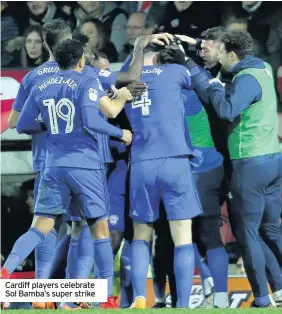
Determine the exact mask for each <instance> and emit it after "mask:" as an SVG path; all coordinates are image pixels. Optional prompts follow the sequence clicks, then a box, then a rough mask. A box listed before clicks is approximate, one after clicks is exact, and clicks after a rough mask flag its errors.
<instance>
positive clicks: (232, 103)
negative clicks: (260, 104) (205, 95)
mask: <svg viewBox="0 0 282 314" xmlns="http://www.w3.org/2000/svg"><path fill="white" fill-rule="evenodd" d="M209 94H210V99H211V102H212V105H213V107H214V109H215V111H216V113H217V115H218V116H219V117H220V118H222V119H226V120H229V121H233V120H234V119H235V118H236V117H238V116H239V115H240V113H241V112H242V111H244V110H245V109H247V108H248V107H249V106H250V105H251V104H252V103H254V102H257V101H259V100H260V99H261V96H262V90H261V87H260V85H259V83H258V81H257V80H256V79H255V78H254V77H253V76H252V75H250V74H242V75H240V76H237V77H236V78H235V79H234V81H233V82H232V85H231V86H230V89H229V90H228V91H226V89H225V88H224V87H223V86H222V85H220V84H217V83H214V84H212V85H211V86H210V87H209Z"/></svg>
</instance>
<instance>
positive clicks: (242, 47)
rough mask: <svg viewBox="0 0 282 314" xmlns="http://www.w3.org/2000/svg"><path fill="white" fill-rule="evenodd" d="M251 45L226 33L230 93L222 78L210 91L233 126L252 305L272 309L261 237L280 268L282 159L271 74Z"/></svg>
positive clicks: (238, 212)
mask: <svg viewBox="0 0 282 314" xmlns="http://www.w3.org/2000/svg"><path fill="white" fill-rule="evenodd" d="M252 46H253V41H252V38H251V36H250V34H249V33H247V32H245V31H232V32H227V33H226V35H225V37H224V39H223V44H222V46H221V50H220V55H219V61H220V63H221V64H222V67H223V68H224V69H225V70H226V71H230V72H232V73H233V74H234V75H235V76H234V78H233V82H232V84H231V86H230V88H229V89H228V90H226V89H225V88H224V86H223V84H221V83H220V81H219V80H217V79H213V80H210V81H209V83H210V86H209V87H208V92H209V97H210V99H211V103H212V105H213V108H214V109H215V111H216V113H217V115H218V116H219V117H220V118H222V119H227V120H229V122H230V126H229V137H228V149H229V152H230V157H231V160H232V166H233V171H232V179H231V186H230V190H231V195H232V199H231V212H230V215H231V217H230V218H231V224H232V229H233V232H234V234H235V236H236V239H237V242H238V243H239V245H240V248H241V253H242V257H243V260H244V265H245V269H246V273H247V276H248V279H249V281H250V284H251V286H252V290H253V293H254V297H255V300H254V303H253V306H255V307H272V305H271V302H270V298H269V292H268V287H267V279H266V274H265V258H264V254H263V250H262V247H261V244H260V236H261V237H262V238H263V239H264V241H265V242H266V243H267V245H268V246H269V248H270V249H271V250H272V252H273V253H274V255H275V256H276V259H277V261H278V262H279V264H280V267H282V237H281V223H280V213H281V201H280V192H281V179H282V157H281V151H280V147H279V141H278V136H277V134H278V120H277V99H276V92H275V84H274V80H273V75H272V70H271V67H270V66H269V65H268V64H267V63H264V62H263V61H262V60H261V59H258V58H255V57H253V56H251V51H252ZM280 292H281V294H282V291H280Z"/></svg>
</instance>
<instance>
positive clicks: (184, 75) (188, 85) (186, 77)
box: [175, 65, 192, 89]
mask: <svg viewBox="0 0 282 314" xmlns="http://www.w3.org/2000/svg"><path fill="white" fill-rule="evenodd" d="M175 70H176V71H177V73H179V76H180V85H181V87H182V88H185V89H192V80H191V73H190V71H189V70H188V69H186V68H185V67H184V66H182V65H181V66H179V65H177V67H176V69H175Z"/></svg>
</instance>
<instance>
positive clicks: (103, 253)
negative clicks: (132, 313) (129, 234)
mask: <svg viewBox="0 0 282 314" xmlns="http://www.w3.org/2000/svg"><path fill="white" fill-rule="evenodd" d="M93 242H94V258H95V265H96V266H97V268H98V270H99V278H100V279H108V295H109V296H110V295H113V279H114V278H113V277H114V262H113V250H112V245H111V240H110V238H105V239H97V240H94V241H93Z"/></svg>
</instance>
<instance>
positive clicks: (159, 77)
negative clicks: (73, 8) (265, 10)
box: [1, 19, 282, 310]
mask: <svg viewBox="0 0 282 314" xmlns="http://www.w3.org/2000/svg"><path fill="white" fill-rule="evenodd" d="M213 31H214V32H219V31H222V33H224V36H225V37H224V38H225V39H223V37H220V38H214V41H216V42H220V45H219V46H216V49H217V53H215V54H214V58H215V60H216V62H215V65H216V66H218V62H219V61H220V63H221V64H222V66H223V68H224V67H225V69H226V70H230V69H231V68H233V67H234V64H236V63H241V59H242V60H246V58H247V61H249V59H248V55H250V51H251V50H250V49H251V48H250V47H249V46H250V41H251V38H250V37H249V34H248V33H246V32H237V33H236V32H235V33H234V34H233V33H231V34H228V33H225V31H223V30H222V29H221V28H215V29H214V30H211V32H213ZM228 36H229V37H228ZM232 36H233V37H232ZM242 36H245V37H246V38H245V39H243V41H242V38H241V39H238V38H239V37H242ZM43 37H44V43H45V46H46V47H47V49H48V51H49V53H50V59H49V61H47V62H45V63H44V64H42V65H41V66H39V67H38V68H36V69H34V70H32V71H30V72H29V73H28V74H27V75H26V76H25V78H24V79H23V81H22V83H21V86H20V89H19V92H18V95H17V98H16V100H15V102H14V104H13V109H12V111H11V114H10V117H9V126H10V127H11V128H15V127H16V129H17V131H18V133H26V134H31V135H32V150H33V165H34V171H36V172H38V176H37V179H36V184H35V193H34V194H35V196H34V198H35V205H34V219H33V222H32V225H31V227H30V229H29V230H28V231H27V232H26V233H25V234H24V235H22V236H21V237H20V238H19V239H18V240H17V241H16V243H15V245H14V247H13V249H12V252H11V253H10V255H9V257H8V258H7V260H6V262H5V265H4V267H3V268H2V270H1V278H4V279H5V278H9V277H10V275H11V274H12V273H13V271H14V270H15V269H16V267H17V266H18V265H19V264H20V263H21V262H22V261H23V260H24V259H25V258H26V256H28V255H29V254H30V253H31V252H32V251H33V250H34V249H35V259H36V278H37V279H47V278H53V275H54V273H55V272H56V267H58V265H60V263H61V260H62V255H63V254H64V253H63V252H67V253H66V254H67V257H66V258H67V267H66V278H68V279H86V278H89V276H90V272H91V270H92V268H93V264H94V265H95V277H96V278H100V279H107V282H108V300H107V302H104V303H102V304H101V305H100V307H101V308H117V307H118V305H117V304H116V300H115V297H114V296H113V264H114V259H115V255H116V254H117V252H118V250H119V249H120V246H121V243H122V242H123V250H122V254H121V267H122V270H123V271H122V275H121V301H120V307H123V308H126V307H130V308H140V309H142V308H145V307H146V279H147V272H148V267H149V264H150V260H151V255H152V254H151V252H152V247H151V242H152V239H153V238H154V239H155V241H154V260H153V266H154V267H153V269H154V274H155V275H154V277H155V279H156V280H155V286H154V288H155V294H156V307H165V282H166V276H167V275H168V276H169V282H170V288H171V293H172V306H173V307H177V308H189V296H190V293H191V289H192V284H193V275H194V267H195V265H196V267H197V268H198V269H199V270H200V274H201V279H202V285H203V292H204V296H205V301H204V304H203V306H204V307H205V308H214V307H216V308H227V307H228V306H229V301H228V256H227V253H226V251H225V249H224V246H223V243H222V241H221V237H220V225H221V222H220V206H221V204H222V203H223V202H224V200H225V195H226V194H228V189H226V188H223V187H226V184H223V182H225V181H226V180H227V181H228V178H226V177H228V176H226V171H225V170H224V166H223V162H224V158H223V156H222V154H221V153H220V152H219V151H218V150H217V149H216V145H215V143H214V135H213V134H212V133H213V131H212V128H213V125H212V123H211V122H210V120H211V117H212V115H214V118H216V119H217V120H216V121H217V122H216V124H217V126H216V127H217V128H218V129H220V128H221V127H222V126H221V124H220V122H219V121H221V119H228V120H229V121H231V122H232V121H234V119H235V118H236V117H237V116H239V115H240V114H241V113H242V111H244V110H246V111H247V110H249V109H250V108H251V107H248V106H249V105H246V104H245V102H243V105H242V104H240V105H237V103H236V104H235V100H234V99H235V96H234V95H233V94H231V96H230V95H227V94H226V89H225V86H224V84H223V83H222V82H221V81H220V80H219V79H218V78H214V79H212V75H211V73H210V72H208V71H207V70H204V69H203V68H201V67H200V66H198V65H197V64H196V63H195V62H194V61H193V60H192V59H191V58H189V57H188V56H187V55H186V54H185V53H184V49H183V47H182V45H181V44H180V43H181V42H186V43H188V44H190V45H193V46H196V47H197V46H199V45H200V48H201V51H202V52H201V53H202V59H203V60H204V63H205V62H206V63H208V61H209V58H208V57H209V54H208V53H207V54H206V56H205V51H206V52H210V51H211V50H212V47H209V46H208V43H209V40H208V39H207V40H206V41H205V40H203V41H199V40H195V39H192V38H190V37H187V36H181V35H179V36H172V35H170V34H167V33H165V34H157V35H153V36H142V37H140V38H138V39H137V40H136V43H135V46H134V51H133V53H132V55H131V56H129V57H128V59H127V60H126V62H125V63H124V65H123V66H122V69H121V71H119V72H111V71H109V69H108V68H109V63H108V60H107V58H106V56H104V55H103V54H101V53H99V52H93V51H90V50H89V49H88V44H87V41H88V39H87V38H86V37H85V36H83V35H80V34H72V33H71V30H70V28H69V26H68V25H67V24H66V23H65V22H64V21H62V20H60V19H58V20H53V21H51V22H49V23H46V24H45V25H44V27H43ZM232 38H233V39H234V38H235V42H234V41H232V40H231V39H232ZM224 40H225V41H224ZM236 40H239V41H238V42H236ZM240 40H241V41H240ZM211 41H212V39H211ZM222 42H223V43H224V44H222ZM205 44H207V47H205ZM229 45H231V48H230V47H229ZM240 45H241V46H240ZM248 49H249V50H248ZM234 51H235V52H234ZM232 53H233V54H232ZM251 58H253V57H251ZM254 59H256V58H254ZM256 60H259V59H256ZM256 60H255V61H256ZM239 61H240V62H239ZM251 61H252V62H254V60H251ZM257 62H259V61H257ZM261 63H262V64H263V62H261ZM260 66H261V65H260V63H259V66H258V68H257V69H258V70H257V72H258V73H257V72H256V70H253V72H254V73H253V74H252V73H251V74H250V73H246V74H247V75H242V76H244V80H242V81H243V82H242V83H241V79H240V80H239V79H238V80H237V81H238V82H240V83H238V82H237V81H236V82H237V84H240V87H238V86H236V87H235V91H236V92H237V89H236V88H239V90H240V91H241V92H242V93H243V94H244V95H245V90H242V89H244V88H246V86H245V85H248V84H249V83H248V82H247V81H245V76H248V77H249V76H251V75H253V76H254V77H256V78H257V81H258V82H259V84H261V86H263V85H262V84H263V83H261V81H263V80H265V78H266V77H267V75H269V73H270V72H268V71H267V68H264V67H260ZM254 68H256V66H254V67H253V68H252V69H254ZM240 70H241V69H240ZM243 70H244V71H248V70H246V69H243ZM240 73H241V72H240ZM264 75H265V77H264ZM260 80H261V81H260ZM271 84H273V79H272V80H271V79H270V80H269V82H267V83H266V85H267V86H266V87H263V92H264V91H265V90H266V92H267V97H272V94H271ZM234 86H235V81H234ZM244 86H245V87H244ZM252 87H253V90H255V91H256V86H255V84H253V86H252ZM117 88H119V89H117ZM250 93H251V92H250ZM262 95H263V94H262ZM232 97H233V98H232ZM242 97H243V96H242ZM244 97H245V96H244ZM246 97H247V96H246ZM233 100H234V106H235V107H232V106H233ZM249 100H250V99H247V100H246V103H248V101H249ZM263 101H264V97H263V96H261V97H260V98H259V97H258V98H253V99H251V103H252V104H256V103H258V104H259V105H260V106H261V107H262V108H263ZM204 103H209V104H211V105H210V106H209V107H205V108H204V106H203V104H204ZM244 106H245V107H244ZM269 108H270V109H269V113H268V114H267V117H266V118H264V124H263V130H262V131H261V132H264V131H265V132H266V133H267V134H268V139H267V141H268V143H270V144H268V146H269V145H271V147H264V148H263V149H266V151H264V150H263V149H262V151H260V152H257V151H255V153H254V155H252V154H251V153H252V150H255V149H257V147H253V146H252V145H251V146H250V145H249V144H248V143H247V144H246V138H248V136H249V135H250V134H251V135H253V134H252V131H253V130H252V131H251V133H250V134H247V135H245V134H242V136H241V135H240V136H239V137H238V136H237V133H238V132H241V130H242V129H243V128H245V129H247V127H246V126H245V124H246V123H248V121H247V120H248V119H252V117H253V116H255V115H256V113H254V112H253V113H252V115H253V116H252V117H251V118H250V117H248V116H247V118H246V117H245V118H246V119H247V120H246V121H243V120H244V119H243V118H242V119H241V120H238V121H237V122H236V124H235V125H234V129H236V127H239V129H240V130H238V132H234V133H235V134H234V135H232V136H230V137H229V140H230V139H231V140H230V141H231V142H232V143H231V144H232V145H233V146H234V148H232V149H230V146H229V147H228V150H229V151H228V152H229V154H230V156H231V159H232V160H237V161H244V160H245V159H246V157H252V156H255V157H256V156H265V155H266V156H271V157H273V158H272V159H273V160H274V162H276V161H279V162H281V160H280V159H278V158H281V153H280V148H279V144H278V138H277V133H276V140H277V146H276V142H275V140H274V139H273V136H274V137H275V134H274V133H273V132H275V126H274V127H273V132H268V129H267V128H268V127H269V126H270V125H271V124H273V123H274V124H275V118H274V114H273V112H274V113H275V114H276V111H275V110H276V109H275V103H273V107H272V105H271V106H269ZM260 110H262V109H261V108H260ZM107 118H110V119H112V122H111V123H109V122H108V120H107ZM220 118H221V119H220ZM267 119H268V120H267ZM257 121H258V123H259V120H257ZM243 122H244V123H245V124H244V125H241V123H243ZM223 129H224V128H222V129H220V132H223V131H222V130H223ZM220 132H219V133H220ZM220 135H221V136H222V137H223V138H225V137H224V136H225V134H224V133H222V134H220ZM253 140H254V139H253V138H252V143H253ZM258 140H259V141H261V138H260V139H258ZM241 143H243V144H242V145H241ZM229 144H230V143H229ZM233 146H232V147H233ZM255 146H257V144H256V143H255ZM267 149H268V151H267ZM257 150H258V149H257ZM246 151H247V152H246ZM223 154H224V152H223ZM248 154H249V155H248ZM272 155H273V156H272ZM277 156H278V157H277ZM256 158H257V157H256ZM270 159H271V158H270ZM272 159H271V160H270V162H272ZM261 163H262V161H260V162H259V163H258V164H259V165H260V164H261ZM255 164H256V163H255ZM275 165H276V164H275ZM235 166H236V167H239V166H240V164H238V165H237V164H236V165H235ZM243 166H245V164H243ZM233 167H234V165H233ZM271 167H272V169H273V166H271ZM274 171H275V170H273V172H274ZM279 171H280V168H279V169H278V168H277V173H274V174H273V177H274V178H275V184H276V181H277V182H278V181H279V180H281V171H280V172H279ZM278 174H279V175H278ZM270 176H271V175H269V181H271V182H272V181H273V179H272V177H270ZM238 180H239V181H240V179H239V177H238V178H237V182H238ZM279 182H280V181H279ZM240 183H242V182H240ZM267 184H268V183H267ZM231 185H232V182H231ZM222 188H223V189H222ZM222 190H224V192H222ZM235 190H236V189H233V190H232V191H233V192H232V193H235ZM279 192H280V188H279ZM238 193H241V191H239V192H238ZM232 197H233V198H234V199H236V196H235V194H234V195H233V196H232ZM275 201H276V200H275ZM238 206H240V208H241V207H242V208H244V206H243V205H242V202H241V203H240V204H239V205H238V204H237V207H238ZM234 208H235V211H236V206H235V205H234ZM240 215H241V214H240V213H238V216H237V217H235V215H234V219H235V221H237V222H239V223H241V224H243V225H244V220H243V219H242V218H241V216H240ZM59 217H61V218H62V220H63V221H64V222H68V223H69V224H70V225H71V226H72V231H71V235H66V236H65V237H64V238H63V239H62V240H61V242H59V243H58V244H57V246H56V237H57V231H56V230H57V224H58V221H59V219H57V218H59ZM192 220H193V224H192ZM273 220H275V217H274V218H273ZM274 223H275V224H277V221H276V220H275V221H274ZM132 225H133V226H132ZM258 228H259V227H258ZM235 233H236V227H235ZM192 235H193V236H192ZM236 236H238V235H237V234H236ZM243 236H244V235H243V234H242V235H241V237H243ZM271 241H272V242H273V243H274V244H273V243H272V244H273V245H272V246H271V245H269V247H270V248H271V250H272V251H273V253H272V254H276V253H277V249H278V251H279V250H280V248H281V247H280V245H281V243H280V242H281V241H280V240H279V239H278V240H277V239H273V237H272V238H271ZM279 241H280V242H279ZM275 245H276V246H275ZM242 246H243V245H242ZM265 246H267V244H265ZM267 247H268V246H267ZM63 248H64V249H63ZM275 250H276V251H275ZM242 255H243V259H244V262H245V263H246V264H247V267H246V269H248V266H249V264H248V257H247V255H246V254H245V251H244V250H243V249H242ZM273 256H274V255H273ZM280 256H281V250H280V255H279V252H278V253H277V254H276V255H275V256H274V257H273V258H274V259H275V260H276V262H277V265H278V262H281V260H279V258H280ZM203 257H205V258H206V260H205V259H204V258H203ZM161 264H162V265H161ZM278 266H279V265H278ZM250 267H251V266H250ZM263 269H264V268H263ZM263 272H264V273H265V270H263ZM247 274H248V278H249V280H250V282H251V285H252V281H251V280H252V279H251V275H250V274H251V272H248V270H247ZM280 275H281V272H280ZM252 288H253V290H254V295H255V302H254V304H253V305H254V306H256V307H265V306H267V307H269V306H274V305H272V303H271V299H270V297H269V293H268V291H267V293H265V294H260V295H256V292H255V289H254V287H253V285H252ZM281 289H282V286H281V287H280V288H279V289H275V290H274V291H273V292H278V298H276V303H277V304H278V302H277V300H278V301H279V297H280V294H279V293H280V292H279V290H281ZM281 301H282V290H281ZM33 306H34V308H46V304H44V303H34V304H33ZM49 307H50V306H49ZM60 308H63V309H69V310H72V309H81V308H88V305H87V304H86V303H79V304H78V303H61V305H60Z"/></svg>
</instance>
